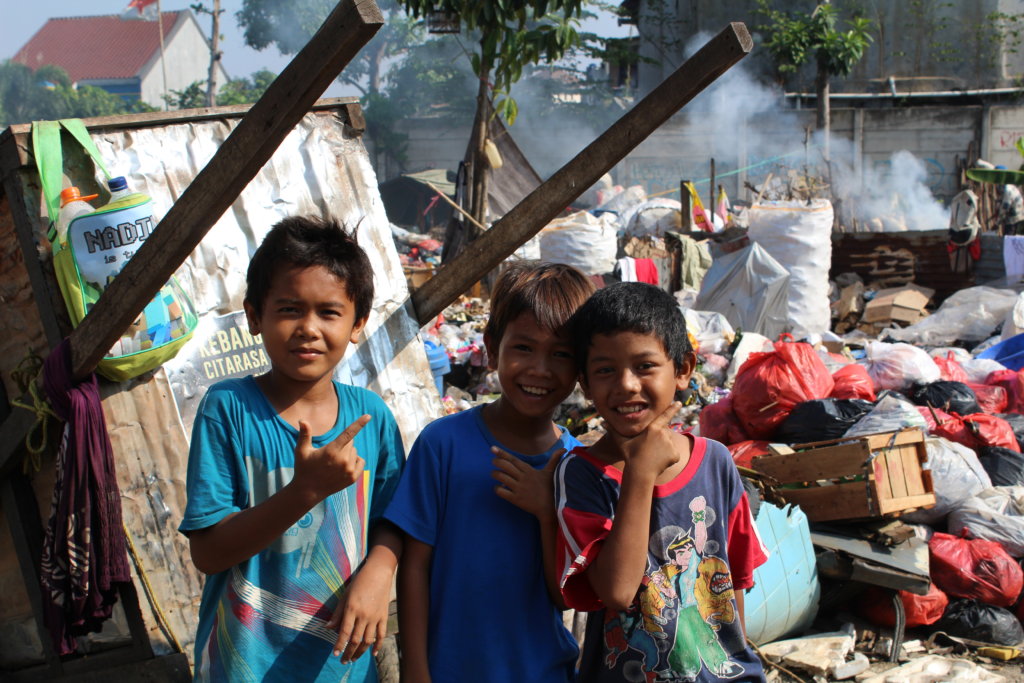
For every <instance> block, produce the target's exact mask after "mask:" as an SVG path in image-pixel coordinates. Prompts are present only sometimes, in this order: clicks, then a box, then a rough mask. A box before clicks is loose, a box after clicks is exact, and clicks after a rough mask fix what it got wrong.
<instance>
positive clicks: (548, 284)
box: [484, 261, 594, 344]
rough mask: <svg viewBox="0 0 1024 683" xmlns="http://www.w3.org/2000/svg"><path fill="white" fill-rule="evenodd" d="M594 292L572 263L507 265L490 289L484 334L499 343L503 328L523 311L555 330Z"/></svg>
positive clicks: (585, 277)
mask: <svg viewBox="0 0 1024 683" xmlns="http://www.w3.org/2000/svg"><path fill="white" fill-rule="evenodd" d="M593 293H594V283H593V282H592V281H591V280H590V278H588V277H587V276H586V275H584V274H583V273H581V272H580V271H578V270H577V269H575V268H573V267H572V266H567V265H565V264H562V263H540V262H537V261H520V262H517V263H512V264H509V265H507V266H505V268H504V270H502V271H501V274H500V275H499V276H498V279H497V281H496V282H495V283H494V289H493V290H492V291H491V315H490V317H489V318H488V320H487V326H486V327H485V328H484V335H486V336H487V337H488V338H489V339H491V341H492V343H494V344H500V343H501V339H502V337H503V336H504V335H505V328H506V327H507V326H508V324H509V323H510V322H512V321H513V320H515V319H516V318H518V317H519V316H520V315H522V314H523V313H532V314H533V315H534V317H535V318H536V319H537V324H538V325H540V326H541V327H543V328H544V329H547V330H551V331H553V332H557V331H559V330H561V329H562V328H563V327H564V326H565V324H566V323H567V322H568V320H569V318H570V317H571V316H572V314H573V313H574V312H575V311H576V309H577V308H579V307H580V305H581V304H582V303H583V302H584V301H586V300H587V298H588V297H589V296H590V295H591V294H593Z"/></svg>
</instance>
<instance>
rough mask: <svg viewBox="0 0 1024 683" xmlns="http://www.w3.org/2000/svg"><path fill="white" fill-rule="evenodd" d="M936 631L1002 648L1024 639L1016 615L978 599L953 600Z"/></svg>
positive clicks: (936, 624) (936, 625)
mask: <svg viewBox="0 0 1024 683" xmlns="http://www.w3.org/2000/svg"><path fill="white" fill-rule="evenodd" d="M935 629H937V630H939V631H945V632H946V633H948V634H949V635H951V636H958V637H960V638H970V639H971V640H980V641H982V642H985V643H996V644H998V645H1017V644H1019V643H1020V641H1022V640H1024V628H1021V625H1020V622H1019V621H1017V617H1015V616H1014V615H1013V612H1010V611H1009V610H1005V609H1003V608H1002V607H994V606H992V605H986V604H984V603H981V602H978V601H977V600H951V601H950V603H949V606H948V607H946V611H945V613H943V615H942V618H941V619H939V620H938V621H937V622H935Z"/></svg>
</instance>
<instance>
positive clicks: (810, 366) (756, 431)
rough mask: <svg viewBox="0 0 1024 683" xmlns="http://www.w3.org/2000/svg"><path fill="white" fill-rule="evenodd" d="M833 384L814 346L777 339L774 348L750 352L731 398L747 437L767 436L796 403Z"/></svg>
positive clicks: (829, 389) (823, 393)
mask: <svg viewBox="0 0 1024 683" xmlns="http://www.w3.org/2000/svg"><path fill="white" fill-rule="evenodd" d="M834 387H835V382H834V381H833V380H832V375H830V374H829V372H828V369H827V368H826V367H825V364H824V363H823V362H822V360H821V358H819V357H818V354H817V352H816V351H815V350H814V347H813V346H811V345H810V344H804V343H802V342H798V343H789V342H776V343H775V351H770V352H767V353H752V354H750V357H749V358H748V359H747V362H746V363H744V364H743V365H742V366H741V367H740V369H739V372H738V373H737V374H736V383H735V384H734V385H733V388H732V393H731V394H730V398H732V405H733V412H734V413H735V414H736V417H737V418H738V419H739V422H740V425H742V426H743V429H744V431H745V432H746V433H747V434H749V435H750V436H749V437H748V438H752V439H770V438H771V437H772V435H773V434H774V433H775V430H776V429H777V428H778V426H779V424H781V423H782V421H783V420H785V419H786V417H787V416H789V413H790V412H791V411H792V410H793V407H794V406H796V404H798V403H803V402H804V401H811V400H814V399H816V398H828V397H829V395H831V393H832V389H833V388H834Z"/></svg>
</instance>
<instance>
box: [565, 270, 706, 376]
mask: <svg viewBox="0 0 1024 683" xmlns="http://www.w3.org/2000/svg"><path fill="white" fill-rule="evenodd" d="M615 332H636V333H638V334H653V335H654V336H655V337H657V338H658V339H659V340H660V341H661V344H662V346H664V347H665V353H666V355H668V357H669V358H671V359H672V362H673V363H675V366H676V369H677V370H678V369H680V368H682V367H683V365H684V363H685V362H686V357H687V356H688V355H689V354H690V353H692V352H693V347H692V346H691V345H690V338H689V336H688V335H687V334H686V318H684V317H683V312H682V311H681V310H679V304H677V303H676V300H675V298H674V297H673V296H672V295H671V294H669V293H668V292H666V291H665V290H663V289H659V288H658V287H655V286H654V285H649V284H645V283H643V282H618V283H615V284H613V285H609V286H607V287H605V288H604V289H599V290H597V292H596V293H595V294H594V296H592V297H590V299H588V300H587V302H586V303H585V304H583V305H582V306H580V308H579V310H577V311H576V313H575V315H573V317H572V319H570V320H569V334H570V335H571V336H572V345H573V351H574V352H575V355H576V364H577V366H578V367H579V369H580V372H581V373H584V372H585V371H586V367H587V357H588V355H589V353H590V344H591V341H592V340H593V338H594V335H596V334H612V333H615Z"/></svg>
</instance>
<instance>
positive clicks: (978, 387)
mask: <svg viewBox="0 0 1024 683" xmlns="http://www.w3.org/2000/svg"><path fill="white" fill-rule="evenodd" d="M966 384H967V386H969V387H970V388H971V391H973V392H974V397H975V398H976V399H978V406H980V407H981V409H982V410H984V411H985V412H986V413H1005V412H1006V408H1007V406H1008V405H1009V397H1008V396H1007V394H1006V389H1004V388H1003V387H1000V386H995V385H991V384H971V383H970V382H967V383H966Z"/></svg>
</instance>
